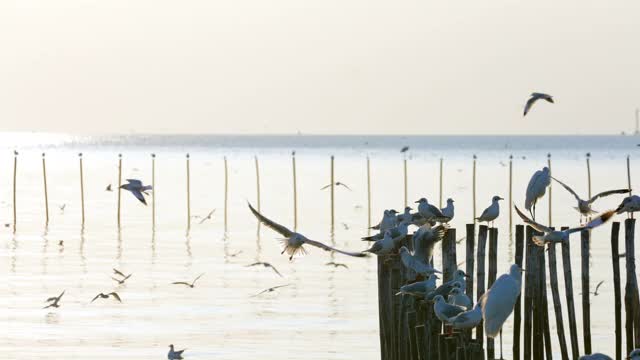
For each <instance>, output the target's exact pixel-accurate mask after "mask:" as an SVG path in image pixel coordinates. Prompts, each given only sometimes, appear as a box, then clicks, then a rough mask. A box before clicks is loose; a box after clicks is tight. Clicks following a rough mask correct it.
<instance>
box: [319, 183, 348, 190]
mask: <svg viewBox="0 0 640 360" xmlns="http://www.w3.org/2000/svg"><path fill="white" fill-rule="evenodd" d="M335 185H336V186H343V187H344V188H345V189H347V190H349V191H351V188H350V187H348V186H347V184H345V183H343V182H340V181H336V182H335ZM329 187H331V184H329V185H325V186H323V187H321V188H320V190H324V189H326V188H329Z"/></svg>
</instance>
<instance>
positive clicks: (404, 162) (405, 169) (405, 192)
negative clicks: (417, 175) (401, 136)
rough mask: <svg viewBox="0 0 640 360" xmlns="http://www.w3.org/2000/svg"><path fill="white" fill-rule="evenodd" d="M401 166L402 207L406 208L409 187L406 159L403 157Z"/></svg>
mask: <svg viewBox="0 0 640 360" xmlns="http://www.w3.org/2000/svg"><path fill="white" fill-rule="evenodd" d="M402 163H403V165H404V207H407V204H408V202H407V192H408V191H409V190H408V187H409V180H408V179H407V158H406V157H405V158H404V160H403V162H402Z"/></svg>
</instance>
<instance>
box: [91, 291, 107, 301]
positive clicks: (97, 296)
mask: <svg viewBox="0 0 640 360" xmlns="http://www.w3.org/2000/svg"><path fill="white" fill-rule="evenodd" d="M100 295H104V294H103V293H100V294H98V295H96V297H94V298H93V300H91V302H94V301H96V299H97V298H99V297H100Z"/></svg>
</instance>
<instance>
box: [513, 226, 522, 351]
mask: <svg viewBox="0 0 640 360" xmlns="http://www.w3.org/2000/svg"><path fill="white" fill-rule="evenodd" d="M523 257H524V225H516V256H515V262H516V264H517V265H518V266H519V267H520V268H522V267H523V266H522V264H523ZM521 299H522V292H520V294H519V295H518V298H517V299H516V305H515V307H514V310H513V313H514V314H513V359H514V360H520V328H521V325H522V322H521V316H522V310H521V308H522V305H521Z"/></svg>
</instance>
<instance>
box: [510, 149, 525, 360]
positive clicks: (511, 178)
mask: <svg viewBox="0 0 640 360" xmlns="http://www.w3.org/2000/svg"><path fill="white" fill-rule="evenodd" d="M512 234H513V155H509V239H510V240H511V239H512V237H511V235H512ZM523 234H524V233H523ZM521 265H522V264H521ZM518 356H520V355H519V354H518Z"/></svg>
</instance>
